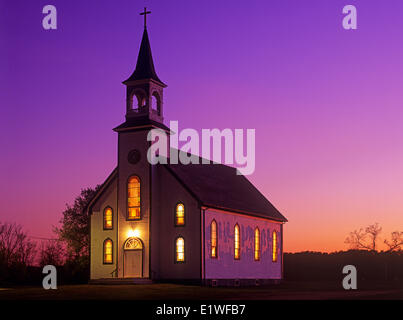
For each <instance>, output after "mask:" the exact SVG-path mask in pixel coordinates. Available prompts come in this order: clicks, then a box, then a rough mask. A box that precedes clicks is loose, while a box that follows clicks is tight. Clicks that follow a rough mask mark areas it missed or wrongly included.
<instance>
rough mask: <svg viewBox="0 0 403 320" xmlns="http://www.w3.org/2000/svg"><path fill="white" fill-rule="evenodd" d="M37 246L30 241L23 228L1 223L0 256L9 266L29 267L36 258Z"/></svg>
mask: <svg viewBox="0 0 403 320" xmlns="http://www.w3.org/2000/svg"><path fill="white" fill-rule="evenodd" d="M35 248H36V244H35V243H34V242H33V241H31V240H29V238H28V237H27V234H26V233H25V232H24V231H23V230H22V227H21V226H20V225H18V224H16V223H12V224H11V223H1V222H0V256H1V261H2V262H3V263H4V264H5V265H6V266H7V267H10V266H12V265H20V266H24V267H26V266H28V265H29V264H31V263H32V262H33V260H34V258H35V252H36V251H35Z"/></svg>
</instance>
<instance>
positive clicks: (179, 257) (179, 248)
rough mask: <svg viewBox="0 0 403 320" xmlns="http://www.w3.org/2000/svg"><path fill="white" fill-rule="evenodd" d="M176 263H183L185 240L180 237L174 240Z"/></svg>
mask: <svg viewBox="0 0 403 320" xmlns="http://www.w3.org/2000/svg"><path fill="white" fill-rule="evenodd" d="M175 247H176V262H184V261H185V240H184V239H183V238H182V237H179V238H177V239H176V245H175Z"/></svg>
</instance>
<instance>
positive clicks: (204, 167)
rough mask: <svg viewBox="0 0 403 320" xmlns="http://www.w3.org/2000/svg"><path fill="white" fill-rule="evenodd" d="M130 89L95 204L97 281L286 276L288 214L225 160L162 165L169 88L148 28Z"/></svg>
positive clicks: (249, 280) (237, 281)
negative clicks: (157, 142) (154, 155)
mask: <svg viewBox="0 0 403 320" xmlns="http://www.w3.org/2000/svg"><path fill="white" fill-rule="evenodd" d="M123 84H124V85H125V86H126V88H127V91H126V92H127V93H126V115H125V121H124V122H123V123H122V124H121V125H119V126H118V127H116V128H114V131H115V132H116V133H117V136H118V156H117V159H118V161H117V166H116V168H115V169H113V171H112V173H111V174H110V175H109V177H107V179H106V180H105V182H104V183H103V184H102V186H101V188H100V189H99V191H98V192H97V194H96V195H95V197H94V198H93V199H92V200H91V201H90V203H89V205H88V206H87V208H86V211H87V213H88V214H89V215H90V217H91V219H90V224H91V226H90V233H91V234H90V280H91V282H94V283H95V282H108V281H109V282H113V281H117V282H119V281H120V282H124V283H139V282H153V281H155V282H157V281H172V282H183V283H185V282H191V283H199V284H204V285H213V286H214V285H233V286H238V285H259V284H266V283H273V282H274V283H275V282H278V281H279V280H281V279H282V278H283V225H284V223H285V222H287V219H286V218H285V217H284V216H283V215H282V214H281V213H280V212H279V211H278V210H277V209H276V208H275V207H274V206H273V205H272V204H271V203H270V202H269V201H268V200H267V199H266V198H265V196H264V195H263V194H262V193H260V192H259V190H257V189H256V187H254V186H253V184H252V183H250V182H249V181H248V179H247V178H246V177H244V176H242V175H237V174H236V169H235V168H232V167H229V166H225V165H222V164H213V163H211V164H188V165H184V164H156V165H152V164H150V163H149V161H148V160H147V150H148V148H149V147H150V142H148V141H147V134H148V132H149V131H150V130H152V129H155V128H159V129H162V130H165V131H166V132H167V133H169V132H170V129H169V128H168V127H166V126H165V125H164V121H163V114H164V113H163V111H164V108H163V106H164V104H163V102H164V96H163V92H164V89H165V88H166V85H165V84H164V83H163V82H162V81H161V80H160V79H159V78H158V76H157V74H156V71H155V68H154V63H153V59H152V55H151V48H150V42H149V38H148V33H147V28H146V26H145V28H144V33H143V38H142V41H141V45H140V51H139V54H138V59H137V64H136V68H135V70H134V72H133V74H132V75H131V76H130V77H129V78H128V79H127V80H126V81H124V82H123Z"/></svg>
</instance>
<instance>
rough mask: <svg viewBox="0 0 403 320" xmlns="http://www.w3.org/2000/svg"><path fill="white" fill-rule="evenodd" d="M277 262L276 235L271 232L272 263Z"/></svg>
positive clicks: (274, 232)
mask: <svg viewBox="0 0 403 320" xmlns="http://www.w3.org/2000/svg"><path fill="white" fill-rule="evenodd" d="M276 261H277V233H276V231H273V262H276Z"/></svg>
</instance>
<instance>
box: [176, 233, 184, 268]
mask: <svg viewBox="0 0 403 320" xmlns="http://www.w3.org/2000/svg"><path fill="white" fill-rule="evenodd" d="M179 239H182V240H183V261H179V260H178V252H177V243H178V240H179ZM185 248H186V241H185V237H183V236H182V235H179V236H177V237H176V238H175V241H174V262H175V264H182V263H185V262H186V252H185Z"/></svg>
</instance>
